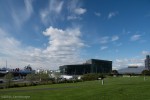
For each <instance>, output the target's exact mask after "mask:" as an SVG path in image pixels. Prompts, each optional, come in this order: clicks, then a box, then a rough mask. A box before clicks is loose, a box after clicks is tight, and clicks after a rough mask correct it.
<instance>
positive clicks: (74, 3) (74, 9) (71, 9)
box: [67, 0, 87, 20]
mask: <svg viewBox="0 0 150 100" xmlns="http://www.w3.org/2000/svg"><path fill="white" fill-rule="evenodd" d="M81 6H82V5H81V2H80V1H79V0H71V1H69V2H68V7H67V10H68V17H67V19H68V20H76V19H79V20H80V19H82V18H81V15H83V14H85V13H86V12H87V10H86V9H85V8H82V7H81Z"/></svg>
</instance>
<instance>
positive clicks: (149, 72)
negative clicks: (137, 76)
mask: <svg viewBox="0 0 150 100" xmlns="http://www.w3.org/2000/svg"><path fill="white" fill-rule="evenodd" d="M142 74H143V75H150V71H149V70H143V71H142Z"/></svg>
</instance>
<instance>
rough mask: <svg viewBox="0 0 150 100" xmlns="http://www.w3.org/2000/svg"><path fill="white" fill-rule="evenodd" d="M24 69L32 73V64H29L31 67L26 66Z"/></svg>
mask: <svg viewBox="0 0 150 100" xmlns="http://www.w3.org/2000/svg"><path fill="white" fill-rule="evenodd" d="M24 69H25V70H29V71H32V67H31V65H30V64H29V65H27V66H25V67H24Z"/></svg>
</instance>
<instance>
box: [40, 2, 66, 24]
mask: <svg viewBox="0 0 150 100" xmlns="http://www.w3.org/2000/svg"><path fill="white" fill-rule="evenodd" d="M63 5H64V2H63V1H60V0H50V1H49V5H48V6H47V7H45V8H44V9H42V10H41V11H40V17H41V20H42V22H43V23H44V24H48V23H51V24H53V23H54V22H55V20H56V19H61V18H62V17H63V16H62V15H61V12H62V10H63ZM60 15H61V17H60Z"/></svg>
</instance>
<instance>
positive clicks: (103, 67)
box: [59, 59, 112, 75]
mask: <svg viewBox="0 0 150 100" xmlns="http://www.w3.org/2000/svg"><path fill="white" fill-rule="evenodd" d="M59 69H60V73H62V74H64V75H83V74H87V73H110V72H111V71H112V61H107V60H98V59H90V60H88V61H86V63H84V64H76V65H64V66H60V67H59Z"/></svg>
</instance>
